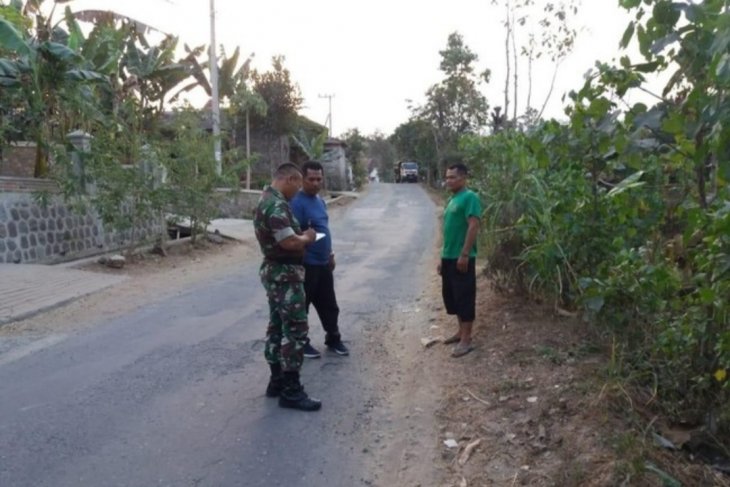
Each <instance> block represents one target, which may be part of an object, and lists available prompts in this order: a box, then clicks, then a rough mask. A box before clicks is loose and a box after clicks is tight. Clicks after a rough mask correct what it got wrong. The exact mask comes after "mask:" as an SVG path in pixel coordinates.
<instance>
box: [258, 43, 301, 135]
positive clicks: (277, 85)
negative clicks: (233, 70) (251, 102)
mask: <svg viewBox="0 0 730 487" xmlns="http://www.w3.org/2000/svg"><path fill="white" fill-rule="evenodd" d="M284 60H285V58H284V56H274V57H273V58H272V70H271V71H266V72H263V73H260V72H258V71H255V70H254V72H253V75H252V79H253V89H254V91H256V92H257V93H258V94H259V95H260V96H261V98H262V99H263V100H264V102H265V103H266V106H267V107H268V109H267V112H266V114H265V116H264V115H261V114H254V116H253V117H252V122H253V124H254V126H256V127H259V128H262V129H264V130H267V131H269V132H271V133H273V134H276V135H285V134H288V133H290V132H291V130H292V129H293V128H294V126H295V123H296V114H297V111H298V110H299V109H300V108H301V107H302V102H303V101H304V100H303V98H302V96H301V93H300V91H299V87H298V86H297V85H296V84H295V83H294V82H293V81H292V80H291V74H290V73H289V70H288V69H286V68H285V67H284Z"/></svg>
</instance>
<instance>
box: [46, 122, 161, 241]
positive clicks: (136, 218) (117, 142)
mask: <svg viewBox="0 0 730 487" xmlns="http://www.w3.org/2000/svg"><path fill="white" fill-rule="evenodd" d="M128 143H129V139H127V138H125V137H120V136H118V135H116V134H112V133H111V132H100V133H99V135H98V136H97V137H96V138H95V139H94V140H93V143H92V144H91V149H90V151H88V152H86V151H78V150H76V149H75V148H74V147H72V146H67V147H64V148H63V149H59V150H56V151H55V153H54V159H55V160H56V165H55V166H54V172H53V174H52V175H53V176H54V177H55V178H56V179H57V180H58V183H59V186H60V187H61V189H62V191H63V195H64V198H65V200H66V201H67V202H68V203H70V204H71V205H72V206H73V207H75V208H77V209H79V210H81V209H88V208H89V207H90V208H91V209H93V210H94V211H95V212H96V214H97V215H99V217H100V218H101V220H102V222H103V223H104V225H105V227H106V228H107V229H108V230H111V231H113V232H115V233H116V234H117V236H118V237H119V238H120V239H121V241H122V242H123V243H126V244H127V251H128V252H130V253H131V252H132V251H133V250H134V249H135V248H136V246H137V245H138V244H139V243H140V242H143V241H144V239H145V238H144V237H145V236H146V237H147V239H158V238H160V235H152V234H149V232H145V229H146V228H147V227H148V226H149V225H150V223H151V222H152V223H157V224H162V222H163V212H164V210H165V208H166V206H167V200H168V199H167V197H168V194H167V191H166V189H165V188H164V187H163V186H162V184H161V174H160V172H159V168H157V167H156V166H155V164H154V160H155V158H156V154H155V151H154V149H153V148H151V147H146V148H145V150H144V151H140V153H141V154H142V155H143V156H144V160H142V159H140V160H138V161H137V163H136V164H129V165H122V164H120V163H119V161H120V159H121V155H122V154H126V152H127V148H126V147H125V145H126V144H128Z"/></svg>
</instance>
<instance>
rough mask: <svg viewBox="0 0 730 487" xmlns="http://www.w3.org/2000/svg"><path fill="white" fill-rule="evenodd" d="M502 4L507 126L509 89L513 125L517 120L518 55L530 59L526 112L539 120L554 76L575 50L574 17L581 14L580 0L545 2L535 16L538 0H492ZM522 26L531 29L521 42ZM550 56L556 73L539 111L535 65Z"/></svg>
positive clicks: (550, 94) (552, 85)
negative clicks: (534, 90) (534, 97)
mask: <svg viewBox="0 0 730 487" xmlns="http://www.w3.org/2000/svg"><path fill="white" fill-rule="evenodd" d="M500 2H501V4H502V5H503V7H504V9H505V20H504V22H503V26H504V29H505V44H504V47H505V67H506V73H505V83H504V111H503V112H502V113H503V114H502V117H503V118H504V122H505V123H504V124H503V125H507V123H506V122H507V121H508V119H509V108H510V92H512V95H511V102H512V121H511V124H510V125H512V126H516V125H517V119H518V113H519V111H518V101H519V100H518V87H519V79H520V71H519V61H518V59H519V58H518V56H522V57H525V58H527V95H526V100H525V109H524V113H525V114H526V117H527V118H528V119H529V120H530V121H534V120H537V119H540V118H541V117H542V113H543V112H544V110H545V107H546V106H547V103H548V101H549V100H550V98H551V96H552V93H553V88H554V86H555V78H556V76H557V73H558V69H559V68H560V65H561V63H562V62H563V61H564V60H565V58H566V57H567V56H568V55H569V54H570V52H571V51H572V50H573V45H574V42H575V38H576V31H575V29H574V28H573V27H572V26H571V20H572V19H573V18H574V17H575V15H576V14H577V13H578V7H579V5H580V2H581V0H554V1H544V2H543V3H542V13H543V15H542V16H539V15H535V11H536V9H537V5H536V3H537V2H536V1H535V0H492V5H499V4H500ZM519 29H523V30H524V31H525V32H528V35H527V38H526V39H521V42H520V43H518V39H519V35H518V31H519ZM540 59H548V60H549V62H551V63H552V64H553V74H552V79H551V81H550V86H549V89H548V93H547V95H546V96H545V99H544V100H543V103H542V105H541V108H540V110H539V111H537V112H535V108H534V107H533V106H532V85H533V76H532V68H533V64H534V62H535V61H537V60H540Z"/></svg>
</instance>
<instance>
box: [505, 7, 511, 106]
mask: <svg viewBox="0 0 730 487" xmlns="http://www.w3.org/2000/svg"><path fill="white" fill-rule="evenodd" d="M504 5H505V7H506V8H507V20H506V21H505V23H504V26H505V29H507V32H506V33H505V36H504V57H505V62H506V64H507V75H506V76H505V77H504V117H505V119H506V118H507V117H508V116H509V115H508V114H509V77H510V59H509V39H510V29H511V23H510V15H509V14H510V11H509V0H505V2H504Z"/></svg>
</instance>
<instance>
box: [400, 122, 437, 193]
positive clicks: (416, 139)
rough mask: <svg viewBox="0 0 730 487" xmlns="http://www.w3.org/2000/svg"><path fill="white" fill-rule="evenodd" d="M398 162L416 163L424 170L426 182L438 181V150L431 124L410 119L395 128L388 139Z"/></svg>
mask: <svg viewBox="0 0 730 487" xmlns="http://www.w3.org/2000/svg"><path fill="white" fill-rule="evenodd" d="M389 140H390V142H391V143H392V144H393V147H394V148H395V150H396V154H397V159H398V160H411V161H416V162H418V163H419V164H421V166H422V167H423V168H425V170H426V181H427V182H428V183H429V184H431V183H432V181H434V180H436V179H438V178H439V177H440V175H439V174H438V148H437V145H436V137H435V132H434V130H433V127H432V126H431V124H429V123H428V122H427V121H425V120H421V119H417V118H414V119H411V120H409V121H408V122H405V123H402V124H400V125H399V126H398V127H396V129H395V131H394V132H393V135H391V136H390V138H389Z"/></svg>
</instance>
